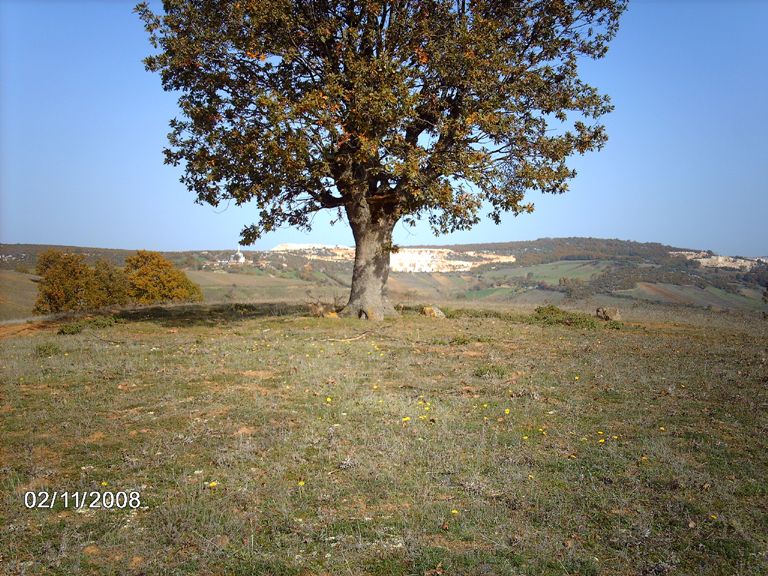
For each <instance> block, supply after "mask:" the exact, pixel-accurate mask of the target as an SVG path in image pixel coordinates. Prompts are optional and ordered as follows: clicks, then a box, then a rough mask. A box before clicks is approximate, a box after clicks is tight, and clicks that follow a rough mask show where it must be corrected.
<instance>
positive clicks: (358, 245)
mask: <svg viewBox="0 0 768 576" xmlns="http://www.w3.org/2000/svg"><path fill="white" fill-rule="evenodd" d="M367 208H368V207H367V206H365V210H358V209H355V208H354V207H352V208H350V207H347V216H348V218H349V223H350V226H351V228H352V233H353V235H354V237H355V266H354V270H353V271H352V289H351V291H350V295H349V302H348V303H347V305H346V306H345V307H344V309H343V310H342V311H341V312H340V314H341V315H342V316H349V317H354V318H362V319H367V320H382V319H384V318H385V317H389V316H397V315H398V314H397V312H396V311H395V309H394V307H393V306H392V304H391V303H390V302H389V300H388V298H387V297H386V294H385V286H386V283H387V278H388V277H389V255H390V252H391V250H392V231H393V229H394V227H395V223H396V222H397V219H396V218H394V217H393V216H390V215H386V214H380V215H374V214H371V213H370V212H369V210H368V209H367Z"/></svg>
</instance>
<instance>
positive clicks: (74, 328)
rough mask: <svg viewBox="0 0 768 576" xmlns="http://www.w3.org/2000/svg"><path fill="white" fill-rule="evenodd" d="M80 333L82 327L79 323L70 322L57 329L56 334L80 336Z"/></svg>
mask: <svg viewBox="0 0 768 576" xmlns="http://www.w3.org/2000/svg"><path fill="white" fill-rule="evenodd" d="M82 331H83V325H82V324H81V323H80V322H70V323H69V324H64V326H62V327H61V328H59V331H58V332H57V334H62V335H66V336H69V335H72V334H80V332H82Z"/></svg>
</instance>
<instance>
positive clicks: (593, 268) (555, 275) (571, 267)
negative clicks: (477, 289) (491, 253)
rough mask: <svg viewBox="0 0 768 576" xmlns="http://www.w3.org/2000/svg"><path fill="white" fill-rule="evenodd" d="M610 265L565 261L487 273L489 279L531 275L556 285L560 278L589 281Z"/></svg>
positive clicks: (593, 261)
mask: <svg viewBox="0 0 768 576" xmlns="http://www.w3.org/2000/svg"><path fill="white" fill-rule="evenodd" d="M610 265H611V262H607V261H600V260H586V261H585V260H563V261H560V262H552V263H549V264H536V265H534V266H514V267H512V266H510V267H501V268H499V269H497V270H494V271H491V272H487V273H486V276H487V277H488V278H504V277H510V278H515V277H517V278H525V277H526V276H527V275H528V274H529V273H530V274H532V276H531V279H532V280H535V281H537V282H547V283H549V284H555V285H556V284H557V282H558V280H560V278H577V279H579V280H584V281H587V280H589V279H590V278H591V277H592V276H594V275H597V274H600V273H602V272H604V271H605V269H606V268H608V266H610Z"/></svg>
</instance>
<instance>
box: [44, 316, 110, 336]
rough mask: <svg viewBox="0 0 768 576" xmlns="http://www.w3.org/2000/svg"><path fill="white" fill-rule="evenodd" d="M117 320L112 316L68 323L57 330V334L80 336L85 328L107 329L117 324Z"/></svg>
mask: <svg viewBox="0 0 768 576" xmlns="http://www.w3.org/2000/svg"><path fill="white" fill-rule="evenodd" d="M118 322H119V320H118V319H117V318H115V317H114V316H97V317H96V318H88V319H85V320H78V321H77V322H69V323H68V324H64V325H63V326H62V327H61V328H59V331H58V332H57V333H58V334H62V335H72V334H80V332H82V331H83V330H84V329H85V328H93V329H99V328H109V327H111V326H114V325H115V324H117V323H118Z"/></svg>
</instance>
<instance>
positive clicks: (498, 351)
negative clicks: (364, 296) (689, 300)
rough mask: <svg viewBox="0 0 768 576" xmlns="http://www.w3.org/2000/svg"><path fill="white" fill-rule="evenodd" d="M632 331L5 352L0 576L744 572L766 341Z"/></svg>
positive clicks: (463, 326) (290, 321) (539, 328)
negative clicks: (67, 500)
mask: <svg viewBox="0 0 768 576" xmlns="http://www.w3.org/2000/svg"><path fill="white" fill-rule="evenodd" d="M645 318H646V320H645V321H643V322H630V323H627V324H624V325H623V326H621V327H620V329H608V328H607V327H605V326H603V325H600V326H598V327H597V328H590V327H589V323H587V327H585V328H580V327H578V326H579V325H580V324H579V323H578V322H577V323H574V324H572V325H570V326H568V325H562V324H554V325H547V324H545V323H543V322H541V321H539V320H537V319H535V318H534V317H531V316H529V315H527V314H525V313H522V312H510V313H507V314H500V313H491V312H485V313H483V312H464V313H460V312H454V313H453V314H449V318H448V319H446V320H433V319H427V318H424V317H421V316H419V315H416V314H414V313H406V314H405V315H404V316H403V317H402V318H400V319H397V320H392V321H386V322H383V323H379V324H368V323H363V322H360V321H352V320H340V319H315V318H308V317H304V316H302V315H301V314H300V309H298V308H296V307H295V306H288V305H283V306H280V305H273V306H263V307H258V306H233V307H228V308H226V307H219V308H211V307H187V308H176V309H170V310H165V311H163V310H157V309H155V310H145V311H141V312H138V313H134V314H132V315H130V316H128V317H127V318H125V319H122V320H121V321H119V322H117V323H115V324H114V325H111V326H110V325H109V324H110V322H103V321H102V322H101V323H100V324H101V325H102V326H103V325H107V326H106V327H98V326H99V324H98V323H90V324H89V323H81V325H80V326H79V328H82V331H80V332H79V333H75V334H71V335H60V334H57V333H56V329H57V327H56V326H54V327H53V328H42V329H40V330H38V331H36V332H28V333H27V334H25V335H22V336H18V335H17V336H13V337H8V338H5V339H3V340H0V355H1V357H2V389H1V394H2V395H1V396H0V399H1V401H0V411H1V412H2V437H3V442H2V443H1V444H0V451H1V452H0V462H2V472H3V474H2V485H1V488H2V494H1V498H2V500H0V502H2V506H1V507H0V520H1V521H2V526H3V533H4V534H3V538H2V544H0V573H3V574H61V575H65V574H66V575H69V574H133V575H139V574H142V575H143V574H205V575H214V574H241V575H246V574H252V575H266V574H271V575H305V576H308V575H321V574H323V575H326V574H333V575H337V574H349V575H361V574H371V575H382V576H383V575H400V574H403V575H405V574H408V575H419V576H423V575H427V576H437V575H442V574H445V575H449V574H450V575H455V574H472V575H502V574H504V575H518V574H530V575H534V574H535V575H571V574H582V575H598V574H632V575H665V574H681V575H690V574H711V575H716V574H739V575H752V574H754V575H758V574H765V573H766V572H768V558H767V557H766V553H767V551H768V542H767V538H766V535H767V534H768V485H767V484H766V478H768V452H767V451H766V448H768V434H766V432H768V430H767V429H766V428H767V424H768V417H766V407H767V406H768V389H767V387H766V385H767V384H768V380H766V374H768V363H767V362H768V359H767V358H766V349H768V329H767V328H766V326H767V325H768V323H766V322H764V321H762V320H757V319H755V320H749V319H747V317H746V316H738V315H714V314H707V313H703V312H697V313H696V315H695V316H694V315H691V316H690V317H685V318H683V317H677V318H676V319H675V320H673V321H666V322H659V321H656V320H654V321H651V320H648V318H651V316H645ZM59 328H60V326H59ZM69 331H71V332H77V329H70V330H69ZM28 491H33V492H35V493H37V494H39V493H41V492H44V491H47V492H49V493H51V492H53V491H57V492H59V493H60V492H62V491H68V492H72V491H89V492H90V491H96V492H110V491H111V492H118V491H136V492H138V493H140V506H139V507H138V508H136V509H124V510H119V509H104V508H95V509H88V508H86V509H81V510H77V509H74V508H73V506H72V505H71V504H70V506H69V507H68V508H65V507H64V506H63V503H62V502H61V500H59V501H58V502H57V504H56V506H55V507H54V508H53V509H52V510H48V509H34V510H28V509H26V508H25V506H24V495H25V493H26V492H28Z"/></svg>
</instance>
